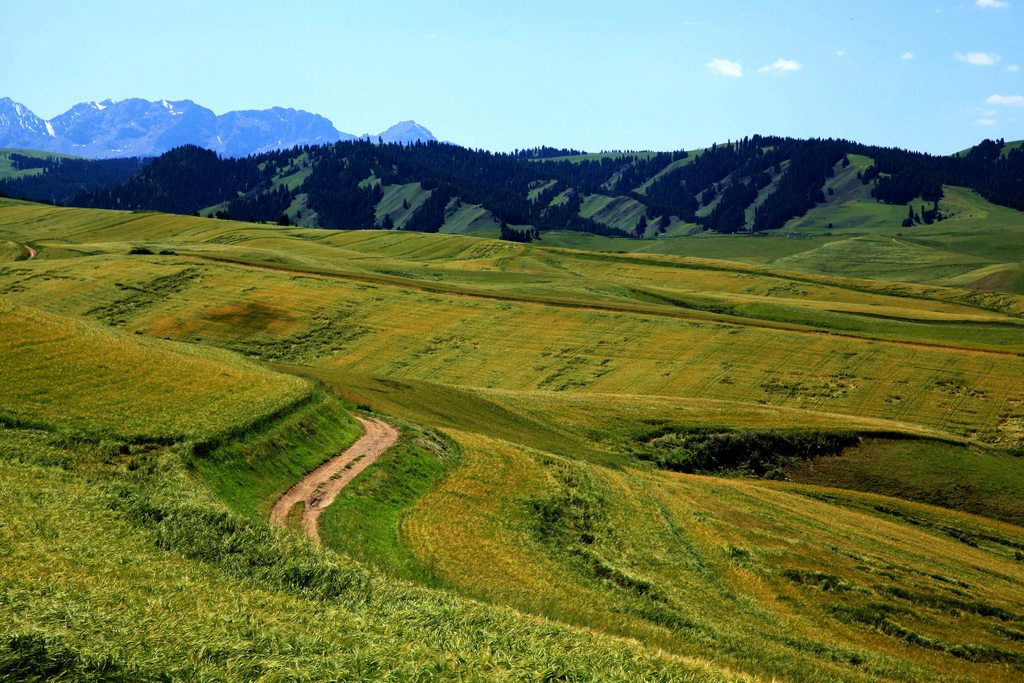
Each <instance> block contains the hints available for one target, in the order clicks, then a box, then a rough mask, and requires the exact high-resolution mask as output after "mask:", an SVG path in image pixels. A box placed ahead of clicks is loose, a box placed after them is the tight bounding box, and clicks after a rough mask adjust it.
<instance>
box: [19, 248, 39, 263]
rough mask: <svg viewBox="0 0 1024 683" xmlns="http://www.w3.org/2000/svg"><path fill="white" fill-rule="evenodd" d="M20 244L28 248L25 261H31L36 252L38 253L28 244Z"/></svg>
mask: <svg viewBox="0 0 1024 683" xmlns="http://www.w3.org/2000/svg"><path fill="white" fill-rule="evenodd" d="M21 246H23V247H25V249H27V250H28V258H27V259H26V260H27V261H31V260H32V259H34V258H35V257H36V254H38V253H39V252H38V251H36V250H35V249H33V248H32V247H30V246H28V245H27V244H23V245H21Z"/></svg>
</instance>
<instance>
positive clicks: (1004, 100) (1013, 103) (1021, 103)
mask: <svg viewBox="0 0 1024 683" xmlns="http://www.w3.org/2000/svg"><path fill="white" fill-rule="evenodd" d="M985 102H986V103H987V104H994V105H996V106H999V107H1024V95H989V96H988V97H986V98H985Z"/></svg>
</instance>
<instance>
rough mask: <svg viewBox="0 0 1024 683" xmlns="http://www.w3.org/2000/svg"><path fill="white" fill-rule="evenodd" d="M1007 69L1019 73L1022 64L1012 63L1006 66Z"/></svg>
mask: <svg viewBox="0 0 1024 683" xmlns="http://www.w3.org/2000/svg"><path fill="white" fill-rule="evenodd" d="M1006 70H1007V71H1009V72H1010V73H1012V74H1019V73H1020V66H1019V65H1017V64H1010V65H1009V66H1007V67H1006Z"/></svg>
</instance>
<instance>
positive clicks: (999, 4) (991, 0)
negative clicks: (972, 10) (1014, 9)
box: [974, 0, 1010, 9]
mask: <svg viewBox="0 0 1024 683" xmlns="http://www.w3.org/2000/svg"><path fill="white" fill-rule="evenodd" d="M974 4H975V5H977V6H978V7H981V8H982V9H1005V8H1007V7H1009V6H1010V3H1008V2H1006V1H1005V0H974Z"/></svg>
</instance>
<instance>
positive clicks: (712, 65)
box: [704, 57, 743, 78]
mask: <svg viewBox="0 0 1024 683" xmlns="http://www.w3.org/2000/svg"><path fill="white" fill-rule="evenodd" d="M704 66H706V67H707V68H709V69H711V71H712V73H714V74H715V75H716V76H725V77H726V78H740V77H741V76H743V66H742V65H741V64H740V63H739V62H731V61H729V60H728V59H719V58H718V57H715V58H714V59H712V60H711V61H710V62H708V63H707V64H705V65H704Z"/></svg>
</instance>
